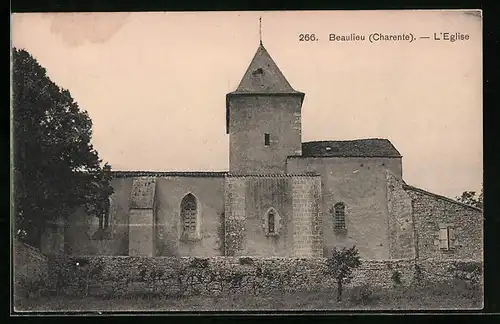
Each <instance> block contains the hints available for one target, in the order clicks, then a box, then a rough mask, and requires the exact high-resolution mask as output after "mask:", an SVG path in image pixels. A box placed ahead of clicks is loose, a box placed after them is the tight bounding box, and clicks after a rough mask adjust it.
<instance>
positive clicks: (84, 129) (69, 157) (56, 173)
mask: <svg viewBox="0 0 500 324" xmlns="http://www.w3.org/2000/svg"><path fill="white" fill-rule="evenodd" d="M12 62H13V67H12V92H13V101H12V106H13V134H12V135H13V153H14V165H13V169H14V199H15V201H14V203H15V206H14V221H15V233H16V235H18V237H20V238H21V239H24V240H25V241H26V242H28V243H30V244H32V245H34V246H40V238H41V235H42V233H43V230H44V229H45V225H46V222H47V221H51V220H55V219H58V218H59V217H63V219H65V218H67V217H68V216H69V215H70V214H71V213H72V212H74V211H75V210H76V208H78V207H80V206H85V208H86V211H87V212H88V213H89V214H90V215H95V216H97V217H102V215H103V214H105V208H106V201H108V198H109V195H110V194H111V193H112V192H113V189H112V188H111V186H110V184H109V181H110V179H111V167H110V166H109V165H108V164H107V163H106V164H104V165H103V166H102V165H101V163H102V161H101V160H100V159H99V156H98V153H97V151H96V150H95V149H94V147H93V146H92V144H91V143H90V140H91V137H92V121H91V120H90V118H89V116H88V114H87V112H86V111H81V110H80V109H79V107H78V104H77V103H76V102H75V101H74V100H73V98H72V97H71V94H70V93H69V91H68V90H65V89H62V88H59V87H58V86H57V85H56V84H55V83H54V82H52V81H51V80H50V78H49V77H48V76H47V74H46V70H45V69H44V68H43V67H42V66H40V65H39V64H38V62H37V60H36V59H35V58H33V56H31V54H30V53H28V52H27V51H26V50H23V49H16V48H14V49H13V51H12Z"/></svg>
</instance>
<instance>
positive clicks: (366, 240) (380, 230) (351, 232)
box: [287, 157, 401, 260]
mask: <svg viewBox="0 0 500 324" xmlns="http://www.w3.org/2000/svg"><path fill="white" fill-rule="evenodd" d="M287 167H288V172H290V173H295V172H316V173H319V174H320V175H321V182H322V190H321V191H322V200H323V203H322V208H321V213H322V215H323V217H322V232H323V250H324V251H323V252H324V256H329V255H330V253H331V250H332V249H333V248H334V247H337V248H338V247H351V246H352V245H356V247H357V248H358V250H359V253H360V255H361V257H362V258H364V259H369V260H374V259H375V260H376V259H388V258H389V257H390V253H389V250H390V246H389V245H390V244H389V230H388V223H387V219H388V216H389V215H388V214H389V212H388V208H387V196H386V182H387V180H386V172H387V170H389V171H390V172H392V173H394V174H395V175H396V176H397V177H400V175H401V159H399V158H347V157H345V158H344V157H328V158H304V157H290V158H289V159H288V160H287ZM337 202H343V203H344V204H345V206H346V209H345V219H346V231H345V232H337V231H335V229H334V215H333V206H334V205H335V204H336V203H337Z"/></svg>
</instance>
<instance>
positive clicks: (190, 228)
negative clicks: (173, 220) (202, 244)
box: [181, 193, 198, 235]
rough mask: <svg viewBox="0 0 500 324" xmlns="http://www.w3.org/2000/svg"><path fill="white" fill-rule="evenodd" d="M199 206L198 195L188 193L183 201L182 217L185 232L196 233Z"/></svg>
mask: <svg viewBox="0 0 500 324" xmlns="http://www.w3.org/2000/svg"><path fill="white" fill-rule="evenodd" d="M197 210H198V206H197V203H196V197H195V196H193V195H192V194H190V193H189V194H187V195H186V196H185V197H184V198H182V201H181V219H182V231H183V233H184V234H191V235H192V234H195V233H196V215H197Z"/></svg>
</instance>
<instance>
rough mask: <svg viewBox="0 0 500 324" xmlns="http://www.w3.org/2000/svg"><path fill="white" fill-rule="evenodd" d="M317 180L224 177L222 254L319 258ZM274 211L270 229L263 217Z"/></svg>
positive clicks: (309, 177)
mask: <svg viewBox="0 0 500 324" xmlns="http://www.w3.org/2000/svg"><path fill="white" fill-rule="evenodd" d="M319 188H320V179H319V177H314V176H292V175H269V176H268V175H261V176H229V177H227V182H226V212H225V230H226V239H225V246H226V250H225V253H226V255H228V256H240V255H244V256H245V255H246V256H262V257H264V256H276V257H286V256H303V257H311V256H319V255H321V254H322V253H321V248H320V245H321V239H320V238H321V233H320V231H321V226H320V223H321V219H320V217H321V216H320V212H319V209H318V207H317V206H318V202H319V199H320V189H319ZM270 210H272V211H274V212H275V216H276V218H275V223H274V224H275V233H268V232H267V229H266V228H267V227H266V226H268V224H267V223H266V222H267V215H268V212H269V211H270Z"/></svg>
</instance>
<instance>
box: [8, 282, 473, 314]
mask: <svg viewBox="0 0 500 324" xmlns="http://www.w3.org/2000/svg"><path fill="white" fill-rule="evenodd" d="M344 296H345V298H343V300H342V301H337V294H336V291H335V290H330V291H328V290H325V291H311V292H300V293H281V292H280V293H275V294H272V295H260V296H249V295H247V296H230V295H226V296H220V297H205V296H192V297H181V298H161V297H148V296H135V297H129V298H119V299H117V298H114V299H104V298H98V297H88V298H68V297H62V296H57V297H41V298H39V299H35V300H28V299H24V300H18V301H17V302H16V311H35V312H36V311H38V312H41V311H44V312H58V311H70V312H82V311H83V312H85V311H87V312H88V311H103V312H106V311H233V310H234V311H237V310H241V311H243V310H438V309H481V308H482V307H483V303H482V300H483V298H482V291H481V289H479V287H475V286H471V285H470V284H469V283H467V282H465V281H462V280H450V281H448V282H445V283H440V284H434V283H427V284H423V285H421V286H418V287H402V286H395V287H393V288H391V289H378V290H374V289H371V288H370V287H368V286H362V287H354V288H348V289H346V290H345V293H344Z"/></svg>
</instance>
